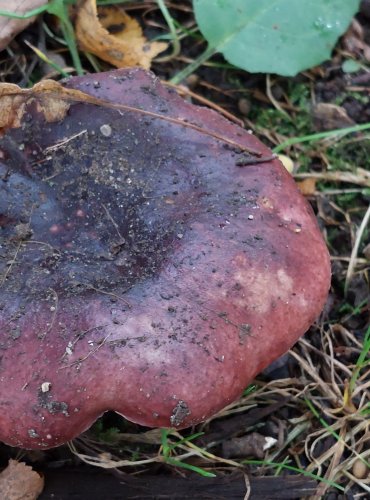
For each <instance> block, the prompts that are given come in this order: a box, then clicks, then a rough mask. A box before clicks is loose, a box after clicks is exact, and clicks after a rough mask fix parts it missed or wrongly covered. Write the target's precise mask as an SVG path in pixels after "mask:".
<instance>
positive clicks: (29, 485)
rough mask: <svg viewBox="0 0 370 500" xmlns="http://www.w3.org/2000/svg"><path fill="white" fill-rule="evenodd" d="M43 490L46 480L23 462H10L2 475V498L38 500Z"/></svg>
mask: <svg viewBox="0 0 370 500" xmlns="http://www.w3.org/2000/svg"><path fill="white" fill-rule="evenodd" d="M43 489H44V478H43V477H41V476H40V475H39V474H38V473H37V472H35V471H34V470H32V467H30V466H29V465H26V464H25V463H23V462H17V460H9V463H8V466H7V468H6V469H4V470H3V471H2V472H1V474H0V498H3V499H6V500H36V498H38V496H39V495H40V493H41V492H42V490H43Z"/></svg>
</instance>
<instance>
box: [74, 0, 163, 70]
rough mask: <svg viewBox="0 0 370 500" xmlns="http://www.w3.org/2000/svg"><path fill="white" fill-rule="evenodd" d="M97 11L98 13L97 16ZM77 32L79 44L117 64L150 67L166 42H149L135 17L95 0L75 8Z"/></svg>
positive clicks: (84, 0) (87, 0)
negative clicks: (99, 5)
mask: <svg viewBox="0 0 370 500" xmlns="http://www.w3.org/2000/svg"><path fill="white" fill-rule="evenodd" d="M98 13H99V17H98ZM76 36H77V39H78V41H79V44H80V47H81V48H82V49H83V50H86V51H87V52H91V53H92V54H95V55H96V56H98V57H99V58H100V59H103V61H107V62H109V63H110V64H112V65H113V66H116V67H117V68H125V67H131V66H141V67H142V68H145V69H149V68H150V63H151V61H152V59H153V58H154V57H156V56H157V55H158V54H159V53H160V52H162V51H163V50H165V49H166V48H167V44H166V43H162V42H148V41H147V40H146V38H145V37H144V36H143V33H142V30H141V27H140V25H139V23H138V22H137V21H136V19H133V18H132V17H130V16H128V15H127V14H126V13H125V12H124V11H123V10H122V9H120V8H119V7H105V8H103V7H101V8H99V11H98V10H97V7H96V0H83V1H82V2H81V3H80V5H79V7H78V11H77V19H76Z"/></svg>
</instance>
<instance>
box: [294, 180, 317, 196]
mask: <svg viewBox="0 0 370 500" xmlns="http://www.w3.org/2000/svg"><path fill="white" fill-rule="evenodd" d="M297 186H298V189H299V190H300V192H301V193H302V194H303V195H304V196H312V195H313V194H315V191H316V179H313V178H312V177H309V178H308V179H305V180H304V181H301V182H297Z"/></svg>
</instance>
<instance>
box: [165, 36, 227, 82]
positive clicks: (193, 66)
mask: <svg viewBox="0 0 370 500" xmlns="http://www.w3.org/2000/svg"><path fill="white" fill-rule="evenodd" d="M216 52H217V50H216V48H215V47H212V46H211V45H209V46H208V47H207V49H206V50H205V51H204V52H203V53H202V54H200V56H199V57H197V59H195V60H194V61H193V62H191V63H190V64H188V66H185V68H184V69H183V70H181V71H179V73H177V74H176V75H175V76H174V77H173V78H171V80H170V83H172V84H174V85H178V84H179V83H181V82H182V81H183V80H185V79H186V78H187V77H188V76H190V75H191V74H192V73H194V71H196V70H197V69H198V68H199V67H200V66H201V65H202V64H204V63H205V62H206V61H208V59H210V58H211V57H212V56H213V55H214V54H215V53H216Z"/></svg>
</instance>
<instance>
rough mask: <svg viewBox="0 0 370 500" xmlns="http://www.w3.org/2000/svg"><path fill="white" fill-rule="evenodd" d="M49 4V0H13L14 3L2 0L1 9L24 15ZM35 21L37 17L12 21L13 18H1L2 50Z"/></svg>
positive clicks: (0, 43)
mask: <svg viewBox="0 0 370 500" xmlns="http://www.w3.org/2000/svg"><path fill="white" fill-rule="evenodd" d="M47 3H48V2H47V0H13V1H12V2H9V0H0V9H1V10H4V11H9V12H13V13H17V14H24V13H25V12H28V11H30V10H33V9H36V8H37V7H41V6H42V5H45V4H47ZM34 20H35V17H31V18H29V19H12V18H11V17H5V16H0V50H3V49H4V48H5V47H6V46H7V45H8V43H9V42H10V40H12V38H14V37H15V35H17V34H18V33H19V32H20V31H22V30H24V29H25V28H26V27H27V26H28V25H29V24H31V23H32V22H33V21H34Z"/></svg>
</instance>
